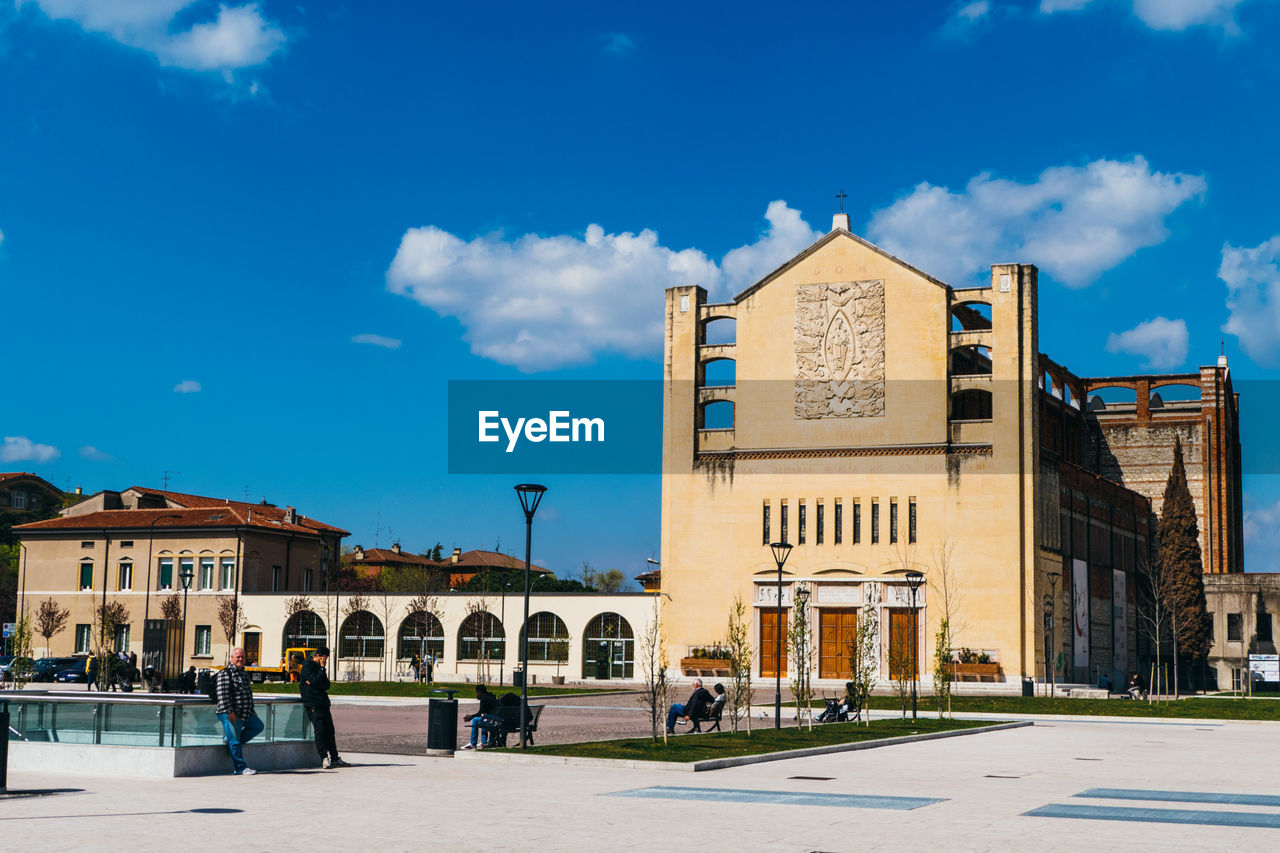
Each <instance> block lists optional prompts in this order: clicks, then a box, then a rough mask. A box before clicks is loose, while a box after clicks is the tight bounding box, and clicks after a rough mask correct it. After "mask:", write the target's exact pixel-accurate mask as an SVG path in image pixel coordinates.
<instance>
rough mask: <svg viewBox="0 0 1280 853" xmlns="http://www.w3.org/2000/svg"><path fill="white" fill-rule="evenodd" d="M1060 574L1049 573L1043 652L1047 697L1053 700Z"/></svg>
mask: <svg viewBox="0 0 1280 853" xmlns="http://www.w3.org/2000/svg"><path fill="white" fill-rule="evenodd" d="M1061 577H1062V572H1049V646H1048V650H1046V652H1045V660H1046V661H1048V662H1049V697H1050V698H1053V696H1054V694H1055V693H1057V688H1058V684H1057V681H1058V668H1057V667H1056V666H1054V665H1053V660H1054V658H1056V657H1057V654H1056V652H1057V648H1058V647H1057V645H1056V644H1055V640H1056V637H1055V635H1056V634H1057V628H1058V579H1059V578H1061Z"/></svg>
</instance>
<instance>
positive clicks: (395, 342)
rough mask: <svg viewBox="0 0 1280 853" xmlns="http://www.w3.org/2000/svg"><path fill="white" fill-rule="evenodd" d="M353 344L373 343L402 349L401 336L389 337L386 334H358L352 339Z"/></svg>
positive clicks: (378, 345)
mask: <svg viewBox="0 0 1280 853" xmlns="http://www.w3.org/2000/svg"><path fill="white" fill-rule="evenodd" d="M351 343H353V344H372V345H373V346H375V347H382V348H383V349H400V344H401V341H400V339H399V338H388V337H386V336H384V335H356V336H354V337H353V338H352V339H351Z"/></svg>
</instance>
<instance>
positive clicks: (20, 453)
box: [0, 435, 62, 462]
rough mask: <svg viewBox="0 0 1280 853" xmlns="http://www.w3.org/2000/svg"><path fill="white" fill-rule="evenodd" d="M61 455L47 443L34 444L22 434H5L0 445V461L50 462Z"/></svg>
mask: <svg viewBox="0 0 1280 853" xmlns="http://www.w3.org/2000/svg"><path fill="white" fill-rule="evenodd" d="M61 455H62V452H61V451H60V450H58V448H56V447H53V446H52V445H49V444H36V443H35V442H34V441H32V440H31V439H29V438H27V437H26V436H22V435H6V436H5V437H4V446H3V447H0V462H52V461H53V460H54V459H57V458H58V457H59V456H61Z"/></svg>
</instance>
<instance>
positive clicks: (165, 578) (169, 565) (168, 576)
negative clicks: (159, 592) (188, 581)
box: [156, 557, 173, 589]
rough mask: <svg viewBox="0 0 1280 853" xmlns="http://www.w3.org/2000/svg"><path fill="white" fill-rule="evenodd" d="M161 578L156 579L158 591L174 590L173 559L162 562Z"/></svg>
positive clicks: (167, 558) (159, 573)
mask: <svg viewBox="0 0 1280 853" xmlns="http://www.w3.org/2000/svg"><path fill="white" fill-rule="evenodd" d="M158 575H159V577H158V578H156V581H157V584H158V585H157V587H156V588H157V589H173V558H172V557H166V558H165V559H163V560H161V561H160V571H159V572H158Z"/></svg>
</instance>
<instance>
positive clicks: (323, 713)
mask: <svg viewBox="0 0 1280 853" xmlns="http://www.w3.org/2000/svg"><path fill="white" fill-rule="evenodd" d="M328 665H329V647H328V646H321V647H320V648H318V649H316V650H315V652H313V653H312V656H311V660H309V661H307V662H306V663H304V664H303V665H302V672H301V673H299V675H298V688H299V690H300V691H301V693H302V707H304V708H306V709H307V716H308V717H310V718H311V727H312V728H313V729H315V732H316V752H318V753H320V766H321V767H323V768H325V769H326V770H328V769H329V768H330V767H350V766H351V765H350V764H348V763H347V762H345V761H343V760H342V759H341V758H339V757H338V744H337V741H336V740H335V739H334V733H333V714H332V713H330V711H329V674H328V673H327V672H325V667H326V666H328Z"/></svg>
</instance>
